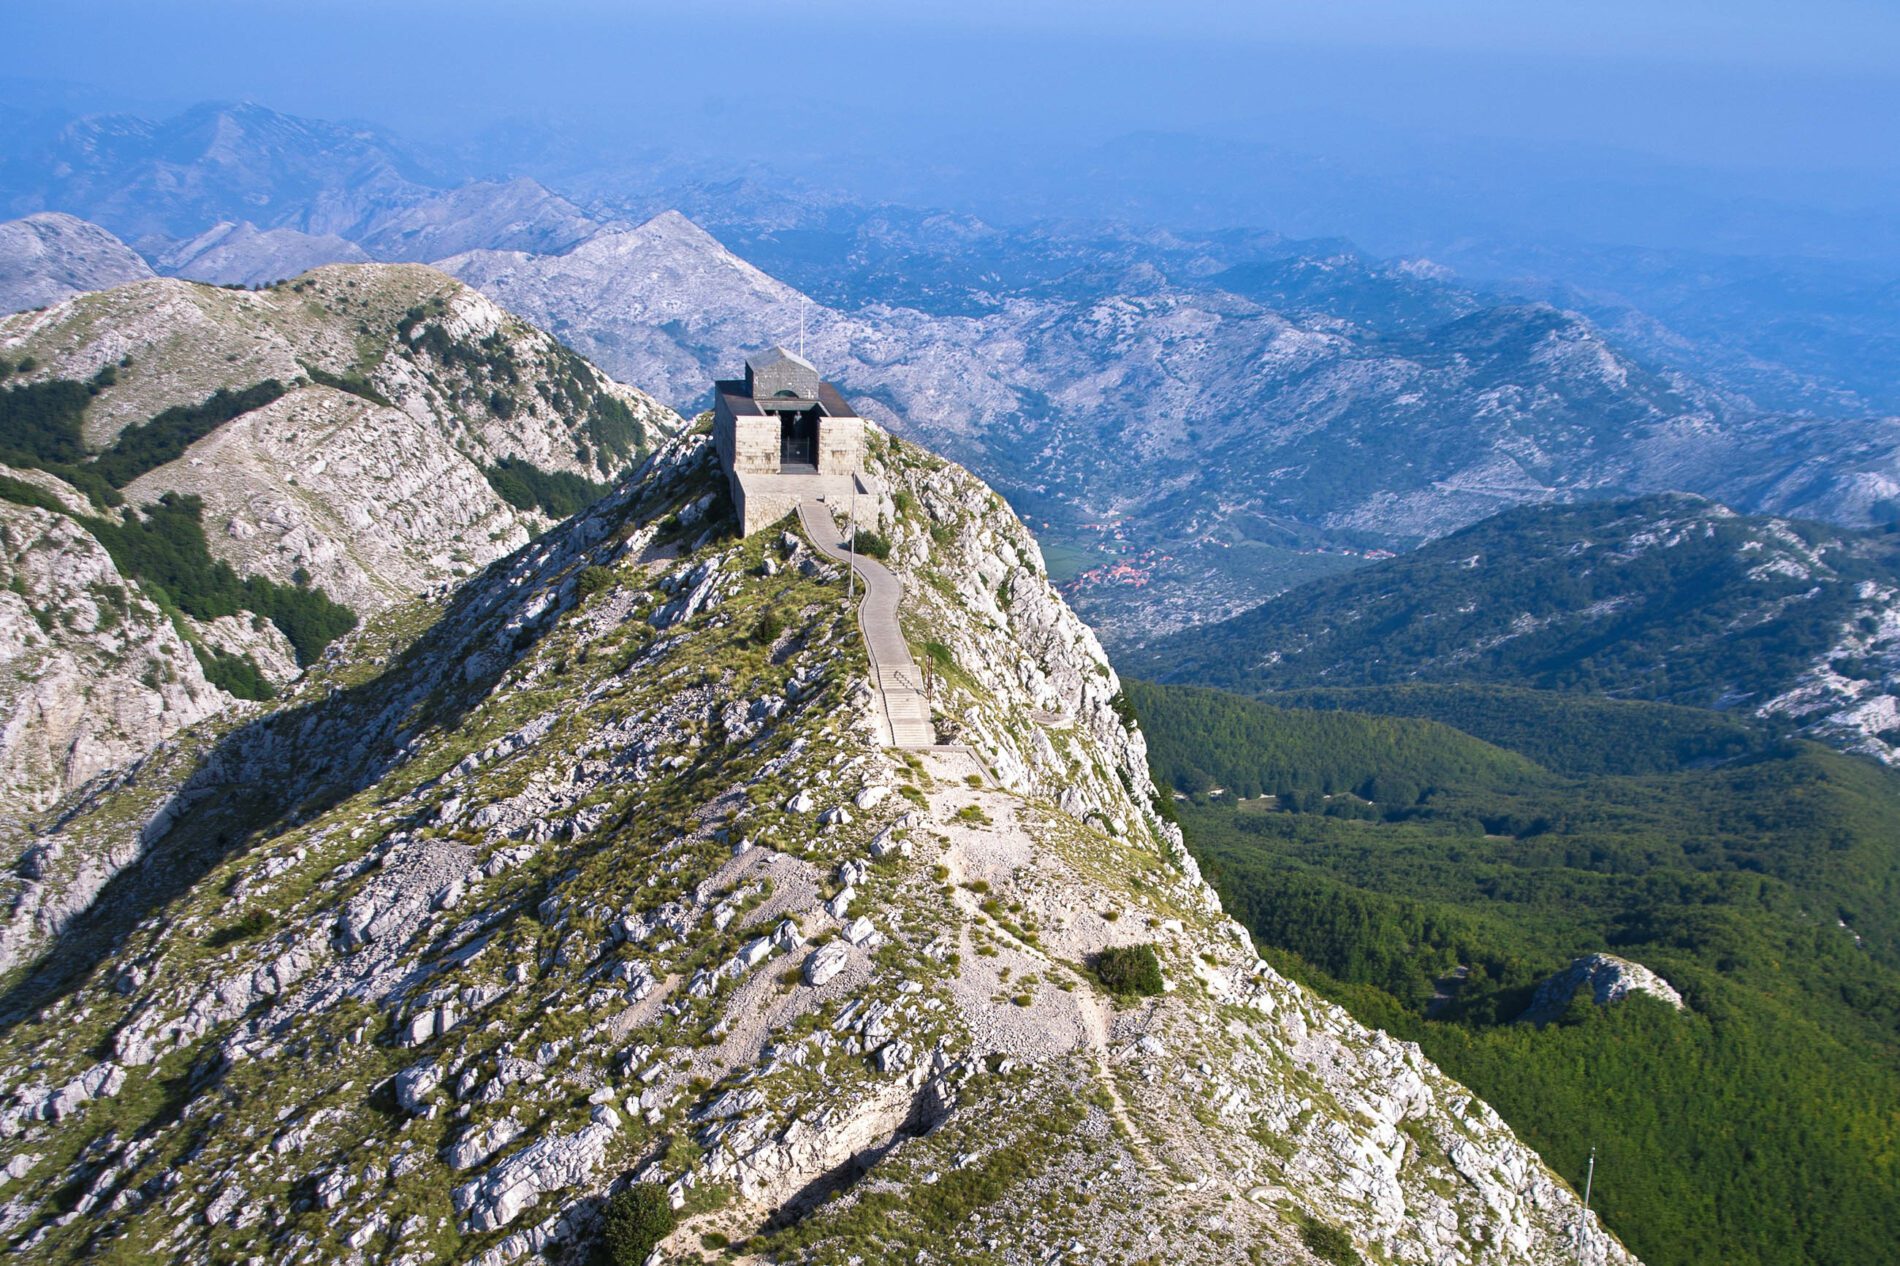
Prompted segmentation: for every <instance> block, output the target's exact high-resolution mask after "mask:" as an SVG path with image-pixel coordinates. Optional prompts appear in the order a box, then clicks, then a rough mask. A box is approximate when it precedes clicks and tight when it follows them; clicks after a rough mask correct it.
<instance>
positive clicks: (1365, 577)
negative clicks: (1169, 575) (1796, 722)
mask: <svg viewBox="0 0 1900 1266" xmlns="http://www.w3.org/2000/svg"><path fill="white" fill-rule="evenodd" d="M1866 581H1875V582H1878V583H1880V584H1883V585H1894V584H1897V583H1900V533H1894V532H1890V531H1883V532H1852V531H1848V530H1846V529H1842V528H1838V527H1832V526H1824V525H1819V524H1811V523H1801V522H1794V521H1787V520H1771V519H1762V518H1754V517H1750V516H1745V515H1737V514H1733V513H1731V512H1729V511H1727V510H1725V509H1723V508H1722V507H1720V506H1716V505H1713V504H1712V503H1709V502H1704V501H1699V500H1697V499H1695V498H1689V497H1675V496H1658V497H1647V498H1641V499H1638V500H1634V501H1620V502H1591V503H1586V504H1582V505H1559V506H1524V507H1519V508H1517V509H1513V510H1508V511H1505V512H1504V513H1502V514H1498V515H1496V516H1494V517H1492V518H1489V519H1486V520H1484V521H1483V522H1482V523H1478V524H1475V525H1473V526H1472V527H1469V528H1466V529H1464V530H1463V531H1461V532H1456V533H1453V534H1452V535H1450V536H1447V537H1444V538H1443V539H1441V540H1438V541H1434V542H1432V543H1431V544H1429V545H1426V546H1424V547H1423V548H1421V549H1419V550H1417V551H1415V552H1413V553H1410V554H1406V555H1403V556H1401V557H1398V558H1393V559H1388V560H1386V561H1384V562H1380V563H1376V564H1373V565H1372V566H1369V567H1363V568H1360V569H1358V570H1356V571H1352V572H1348V573H1346V574H1345V575H1342V576H1334V577H1329V578H1325V579H1321V580H1316V581H1312V582H1309V583H1307V584H1305V585H1301V586H1299V587H1298V588H1296V589H1293V590H1291V591H1290V592H1288V593H1286V594H1283V595H1281V596H1280V597H1278V598H1275V599H1272V600H1271V601H1268V602H1266V603H1263V604H1262V605H1261V606H1259V607H1257V608H1255V609H1254V610H1251V611H1248V612H1245V613H1244V614H1242V615H1239V616H1236V617H1235V618H1233V619H1231V620H1227V621H1223V622H1220V623H1216V624H1212V625H1207V626H1204V627H1200V628H1194V629H1189V630H1187V631H1186V632H1183V633H1180V634H1177V635H1176V636H1174V637H1172V638H1168V639H1164V640H1163V641H1162V642H1161V643H1159V644H1158V645H1157V646H1155V647H1153V648H1150V649H1149V650H1146V651H1143V652H1140V653H1137V654H1135V655H1134V656H1132V657H1131V658H1130V660H1129V663H1128V667H1129V668H1130V670H1131V671H1134V672H1136V673H1139V674H1142V675H1146V676H1151V677H1155V678H1157V679H1160V680H1165V681H1176V682H1190V681H1191V682H1198V683H1201V684H1204V685H1211V686H1221V687H1224V688H1227V689H1233V690H1238V691H1242V692H1245V693H1250V694H1258V693H1271V692H1281V691H1288V690H1299V689H1310V688H1316V687H1366V686H1389V685H1395V684H1401V683H1407V682H1440V683H1454V682H1480V683H1484V684H1501V685H1518V686H1524V687H1530V688H1534V689H1539V690H1562V691H1568V692H1577V693H1596V694H1604V695H1610V696H1614V697H1618V698H1633V699H1648V700H1657V701H1662V702H1671V703H1678V704H1689V705H1693V706H1697V707H1715V706H1732V705H1733V703H1734V702H1735V701H1737V700H1742V699H1749V698H1763V697H1766V696H1768V695H1770V694H1775V693H1779V692H1780V691H1781V690H1783V689H1785V688H1786V687H1787V686H1788V685H1789V684H1790V683H1791V682H1792V681H1793V680H1794V679H1795V678H1796V677H1797V676H1798V675H1799V674H1800V673H1801V672H1802V671H1803V670H1805V669H1807V668H1808V667H1810V666H1811V665H1813V664H1815V663H1816V662H1819V661H1823V660H1828V659H1829V657H1830V656H1831V655H1833V654H1834V647H1835V645H1836V644H1837V642H1838V641H1839V639H1840V635H1841V632H1842V630H1843V629H1847V628H1853V627H1855V626H1856V625H1857V624H1862V623H1863V622H1864V621H1866V620H1868V619H1871V618H1872V617H1870V616H1868V615H1866V614H1865V613H1864V612H1863V611H1862V609H1861V607H1862V602H1861V599H1860V597H1859V595H1858V589H1859V587H1860V585H1861V584H1862V583H1863V582H1866ZM1262 648H1270V650H1271V652H1272V653H1271V654H1268V653H1265V651H1264V650H1263V649H1262ZM1833 667H1834V668H1835V670H1836V671H1838V672H1841V673H1843V674H1845V675H1848V676H1856V675H1861V674H1864V673H1867V672H1871V671H1878V668H1877V666H1870V665H1865V664H1859V663H1854V662H1850V661H1849V660H1845V659H1838V658H1836V659H1834V661H1833Z"/></svg>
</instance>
